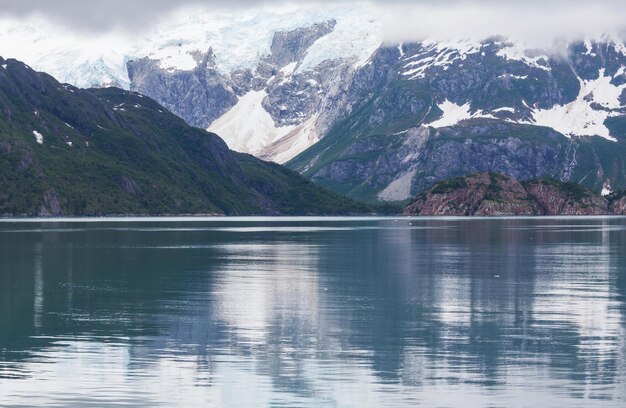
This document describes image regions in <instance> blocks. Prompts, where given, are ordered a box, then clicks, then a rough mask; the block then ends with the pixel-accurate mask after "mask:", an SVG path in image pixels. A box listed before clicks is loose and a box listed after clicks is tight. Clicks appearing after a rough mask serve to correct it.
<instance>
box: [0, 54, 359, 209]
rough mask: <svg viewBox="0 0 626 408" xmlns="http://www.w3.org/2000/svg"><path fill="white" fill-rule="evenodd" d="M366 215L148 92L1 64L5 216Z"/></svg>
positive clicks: (0, 180) (0, 200) (0, 183)
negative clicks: (68, 80) (233, 145)
mask: <svg viewBox="0 0 626 408" xmlns="http://www.w3.org/2000/svg"><path fill="white" fill-rule="evenodd" d="M366 210H367V208H366V207H364V206H361V205H358V204H355V203H354V202H352V201H350V200H347V199H344V198H342V197H339V196H337V195H335V194H333V193H329V192H327V191H325V190H323V189H321V188H319V187H316V186H315V185H313V184H312V183H311V182H309V181H307V180H305V179H304V178H302V177H301V176H299V175H297V174H296V173H294V172H292V171H289V170H286V169H284V168H281V167H280V166H278V165H276V164H273V163H267V162H263V161H261V160H258V159H256V158H254V157H252V156H248V155H245V154H240V153H234V152H232V151H230V150H229V149H228V148H227V146H226V144H225V143H224V142H223V141H222V140H221V139H220V138H219V137H217V136H216V135H214V134H211V133H208V132H206V131H204V130H201V129H197V128H193V127H190V126H188V125H186V124H185V123H184V121H183V120H181V119H180V118H178V117H176V116H175V115H173V114H171V113H169V112H167V111H165V109H164V108H163V107H162V106H161V105H159V104H158V103H156V102H155V101H153V100H151V99H149V98H147V97H143V96H142V95H140V94H137V93H132V92H127V91H123V90H120V89H117V88H106V89H87V90H81V89H78V88H75V87H73V86H70V85H64V84H60V83H58V82H57V81H56V80H54V79H53V78H52V77H50V76H49V75H47V74H42V73H37V72H35V71H34V70H32V69H31V68H30V67H28V66H27V65H24V64H22V63H20V62H18V61H16V60H4V59H2V58H0V214H3V215H17V214H28V215H65V214H67V215H95V214H130V213H132V214H166V213H169V214H191V213H194V214H196V213H204V214H207V213H214V214H328V213H345V212H356V211H366Z"/></svg>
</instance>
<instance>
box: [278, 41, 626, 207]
mask: <svg viewBox="0 0 626 408" xmlns="http://www.w3.org/2000/svg"><path fill="white" fill-rule="evenodd" d="M625 67H626V48H625V47H624V45H623V43H621V42H616V41H612V40H609V39H606V40H605V41H603V42H595V43H594V42H587V43H581V44H572V45H570V47H569V51H568V57H563V56H551V55H549V54H545V53H542V52H540V51H538V50H528V49H524V48H521V47H520V46H519V45H518V44H514V43H510V42H506V41H504V40H502V39H499V38H494V39H489V40H485V41H483V42H478V43H474V42H455V43H438V42H423V43H419V44H401V45H400V46H398V47H383V48H381V49H379V50H378V51H377V52H376V53H375V54H374V56H373V57H372V58H371V59H370V61H369V62H368V63H367V64H366V65H365V66H363V67H362V68H360V69H359V70H358V71H357V72H356V73H355V74H354V76H353V79H352V82H351V85H350V88H349V91H348V93H347V96H346V101H347V103H346V104H345V105H344V106H343V107H341V108H340V109H342V110H343V112H342V113H341V114H340V115H339V117H340V119H339V120H338V121H337V122H336V123H335V124H334V126H333V127H332V128H331V130H330V131H329V132H328V134H327V135H326V136H325V137H324V138H323V139H322V140H321V141H320V142H319V143H317V144H316V145H314V146H312V147H311V148H309V149H308V150H306V151H305V152H303V153H302V154H301V155H299V156H298V157H296V158H295V159H293V160H292V161H291V162H290V163H289V166H290V167H291V168H293V169H295V170H297V171H299V172H301V173H303V174H305V175H307V176H308V177H311V178H312V179H313V180H315V181H316V182H318V183H320V184H322V185H324V186H327V187H329V188H332V189H334V190H336V191H341V192H343V193H347V194H349V195H351V196H353V197H359V198H361V199H366V200H376V199H379V200H387V201H389V200H404V199H408V198H409V197H411V196H414V195H415V194H417V193H419V192H420V191H422V190H423V189H424V188H426V187H427V186H428V185H431V184H432V183H434V182H435V181H437V180H442V179H447V178H451V177H457V176H461V175H464V174H468V173H472V172H477V171H495V172H503V173H507V174H510V175H512V176H514V177H516V178H518V179H520V180H524V179H529V178H537V177H546V176H547V177H554V178H557V179H560V180H563V181H576V182H583V183H584V184H585V185H588V186H590V187H592V188H594V189H597V190H600V189H602V188H603V187H605V188H606V189H607V190H610V187H612V188H621V187H624V186H626V179H625V175H626V173H625V166H624V153H626V133H624V121H625V119H626V71H625V69H626V68H625Z"/></svg>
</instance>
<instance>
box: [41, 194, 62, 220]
mask: <svg viewBox="0 0 626 408" xmlns="http://www.w3.org/2000/svg"><path fill="white" fill-rule="evenodd" d="M62 201H63V199H62V198H61V197H60V196H59V194H58V193H57V192H56V191H55V190H54V189H51V190H48V191H46V193H45V194H44V195H43V200H42V203H41V206H40V207H39V211H38V214H37V215H38V216H40V217H58V216H59V215H63V214H65V212H64V210H63V208H62V206H61V202H62Z"/></svg>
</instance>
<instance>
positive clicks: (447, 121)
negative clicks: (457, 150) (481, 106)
mask: <svg viewBox="0 0 626 408" xmlns="http://www.w3.org/2000/svg"><path fill="white" fill-rule="evenodd" d="M437 106H438V107H439V109H441V110H442V111H443V115H442V116H441V118H439V119H437V120H436V121H434V122H432V123H426V124H425V125H426V126H430V127H432V128H435V129H438V128H443V127H448V126H454V125H456V124H458V123H459V122H462V121H464V120H468V119H473V118H486V119H496V117H494V116H493V115H490V114H486V113H484V112H483V111H477V112H474V113H471V112H470V104H469V103H466V104H464V105H457V104H456V103H454V102H450V101H448V100H447V99H446V100H445V101H443V102H442V103H440V104H439V105H437Z"/></svg>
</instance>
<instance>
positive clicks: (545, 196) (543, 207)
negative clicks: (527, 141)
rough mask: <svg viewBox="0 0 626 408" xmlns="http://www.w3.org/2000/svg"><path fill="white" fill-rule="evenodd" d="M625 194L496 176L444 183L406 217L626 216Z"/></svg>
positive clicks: (407, 211)
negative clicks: (600, 193) (605, 193)
mask: <svg viewBox="0 0 626 408" xmlns="http://www.w3.org/2000/svg"><path fill="white" fill-rule="evenodd" d="M625 204H626V200H625V197H624V194H621V193H619V194H613V195H610V196H608V197H602V196H600V195H599V194H596V193H594V192H593V191H591V190H589V189H587V188H585V187H583V186H581V185H579V184H574V183H563V182H559V181H556V180H550V179H540V180H532V181H527V182H520V181H518V180H516V179H514V178H512V177H509V176H505V175H502V174H496V173H476V174H472V175H469V176H465V177H459V178H455V179H449V180H445V181H441V182H439V183H437V184H435V186H433V187H431V188H430V189H428V190H427V191H425V192H424V193H422V194H420V195H419V196H418V197H417V199H415V201H414V202H413V203H411V204H410V205H408V206H407V207H406V208H405V209H404V214H405V215H423V216H435V215H447V216H502V215H511V216H513V215H519V216H522V215H608V214H613V215H626V205H625Z"/></svg>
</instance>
